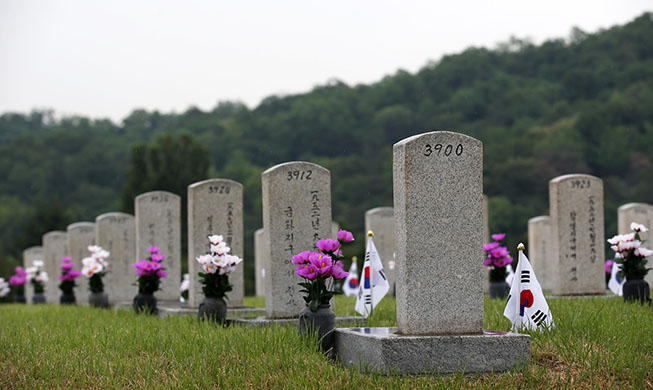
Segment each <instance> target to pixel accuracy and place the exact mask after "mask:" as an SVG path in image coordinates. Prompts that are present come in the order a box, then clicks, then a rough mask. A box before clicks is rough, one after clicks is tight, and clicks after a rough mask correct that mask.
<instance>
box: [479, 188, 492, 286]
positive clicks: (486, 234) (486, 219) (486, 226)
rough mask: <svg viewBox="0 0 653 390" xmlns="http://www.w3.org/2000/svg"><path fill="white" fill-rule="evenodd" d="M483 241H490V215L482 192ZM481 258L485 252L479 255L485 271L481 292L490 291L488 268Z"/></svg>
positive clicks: (485, 196) (483, 258) (483, 257)
mask: <svg viewBox="0 0 653 390" xmlns="http://www.w3.org/2000/svg"><path fill="white" fill-rule="evenodd" d="M483 242H484V243H488V242H490V215H489V209H488V197H487V195H485V194H483ZM483 260H485V254H484V255H483V256H482V257H481V262H480V264H481V267H483V272H485V275H486V278H485V281H484V282H483V293H484V294H489V293H490V269H489V268H488V267H486V266H484V265H483Z"/></svg>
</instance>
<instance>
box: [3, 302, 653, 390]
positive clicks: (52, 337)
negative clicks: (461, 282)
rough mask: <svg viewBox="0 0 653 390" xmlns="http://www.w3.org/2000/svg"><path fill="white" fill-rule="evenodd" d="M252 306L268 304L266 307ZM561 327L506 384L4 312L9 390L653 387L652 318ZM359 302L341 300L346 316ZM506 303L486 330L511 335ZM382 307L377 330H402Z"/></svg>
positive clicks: (204, 329) (608, 313) (256, 341)
mask: <svg viewBox="0 0 653 390" xmlns="http://www.w3.org/2000/svg"><path fill="white" fill-rule="evenodd" d="M246 304H248V305H251V306H259V307H260V306H263V305H264V301H263V300H262V299H260V298H247V300H246ZM549 304H550V307H551V310H552V312H553V315H554V319H555V322H556V328H555V329H554V330H553V331H551V332H548V333H531V336H532V352H531V357H532V362H531V365H530V366H529V367H527V368H526V369H525V370H524V371H523V372H521V373H517V372H508V373H505V374H503V375H485V376H476V375H471V376H463V375H455V376H449V377H440V376H433V375H425V376H418V377H403V378H402V377H383V376H380V375H366V374H360V373H358V372H356V371H350V370H347V369H345V368H343V367H342V366H341V365H339V364H337V363H334V362H332V361H329V360H328V359H327V358H325V357H324V356H323V355H322V354H320V353H319V352H318V351H317V350H316V348H315V346H314V345H313V346H309V345H306V344H304V343H302V341H301V340H300V338H299V336H298V334H297V330H296V329H295V328H292V327H272V328H260V329H249V328H247V327H229V328H223V327H219V326H215V325H212V324H209V323H200V322H198V321H197V320H196V319H195V318H194V317H168V318H165V319H159V318H157V317H149V316H137V315H135V314H134V313H132V312H131V311H126V310H120V311H114V310H98V309H92V308H88V307H63V306H55V305H45V306H32V305H30V306H25V305H0V389H13V388H27V389H32V388H133V387H137V388H231V389H240V388H315V389H318V388H320V389H323V388H334V389H342V388H392V389H397V388H400V389H412V388H497V389H505V388H528V389H532V388H542V389H544V388H547V389H548V388H617V387H618V388H622V389H627V388H653V379H652V378H653V373H652V371H653V309H652V308H651V307H649V306H646V307H642V306H640V305H632V304H625V303H623V302H622V301H621V299H619V298H607V299H606V298H590V299H586V298H575V299H551V300H549ZM353 306H354V299H353V298H347V297H337V299H336V305H335V307H336V312H337V314H341V315H342V314H353ZM503 308H504V302H503V301H500V300H490V299H486V301H485V327H486V328H488V329H495V330H508V328H509V326H510V324H509V322H508V320H507V319H505V318H504V317H503V316H502V312H503ZM394 318H395V307H394V300H392V299H389V298H386V299H384V300H383V301H382V302H381V304H380V305H379V307H377V310H376V311H375V312H374V315H373V316H372V318H370V324H371V325H373V326H392V325H394V323H395V320H394Z"/></svg>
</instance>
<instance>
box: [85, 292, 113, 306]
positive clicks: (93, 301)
mask: <svg viewBox="0 0 653 390" xmlns="http://www.w3.org/2000/svg"><path fill="white" fill-rule="evenodd" d="M88 303H89V305H91V306H93V307H99V308H101V309H108V308H109V295H107V293H105V292H104V291H102V292H94V293H91V295H89V296H88Z"/></svg>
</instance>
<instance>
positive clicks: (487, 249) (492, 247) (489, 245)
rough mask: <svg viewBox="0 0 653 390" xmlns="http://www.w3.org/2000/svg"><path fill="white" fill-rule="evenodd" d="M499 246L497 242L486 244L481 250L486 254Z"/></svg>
mask: <svg viewBox="0 0 653 390" xmlns="http://www.w3.org/2000/svg"><path fill="white" fill-rule="evenodd" d="M499 245H500V244H499V243H498V242H490V243H487V244H485V245H483V250H484V251H486V252H489V251H491V250H492V249H495V248H498V247H499Z"/></svg>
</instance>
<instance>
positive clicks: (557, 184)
mask: <svg viewBox="0 0 653 390" xmlns="http://www.w3.org/2000/svg"><path fill="white" fill-rule="evenodd" d="M549 210H550V217H551V257H552V259H553V261H554V263H555V267H554V279H555V282H554V284H553V288H552V291H551V293H552V294H553V295H587V294H605V270H604V261H605V233H604V220H603V181H602V180H601V179H599V178H598V177H594V176H591V175H584V174H571V175H564V176H559V177H556V178H555V179H553V180H551V181H550V182H549Z"/></svg>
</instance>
